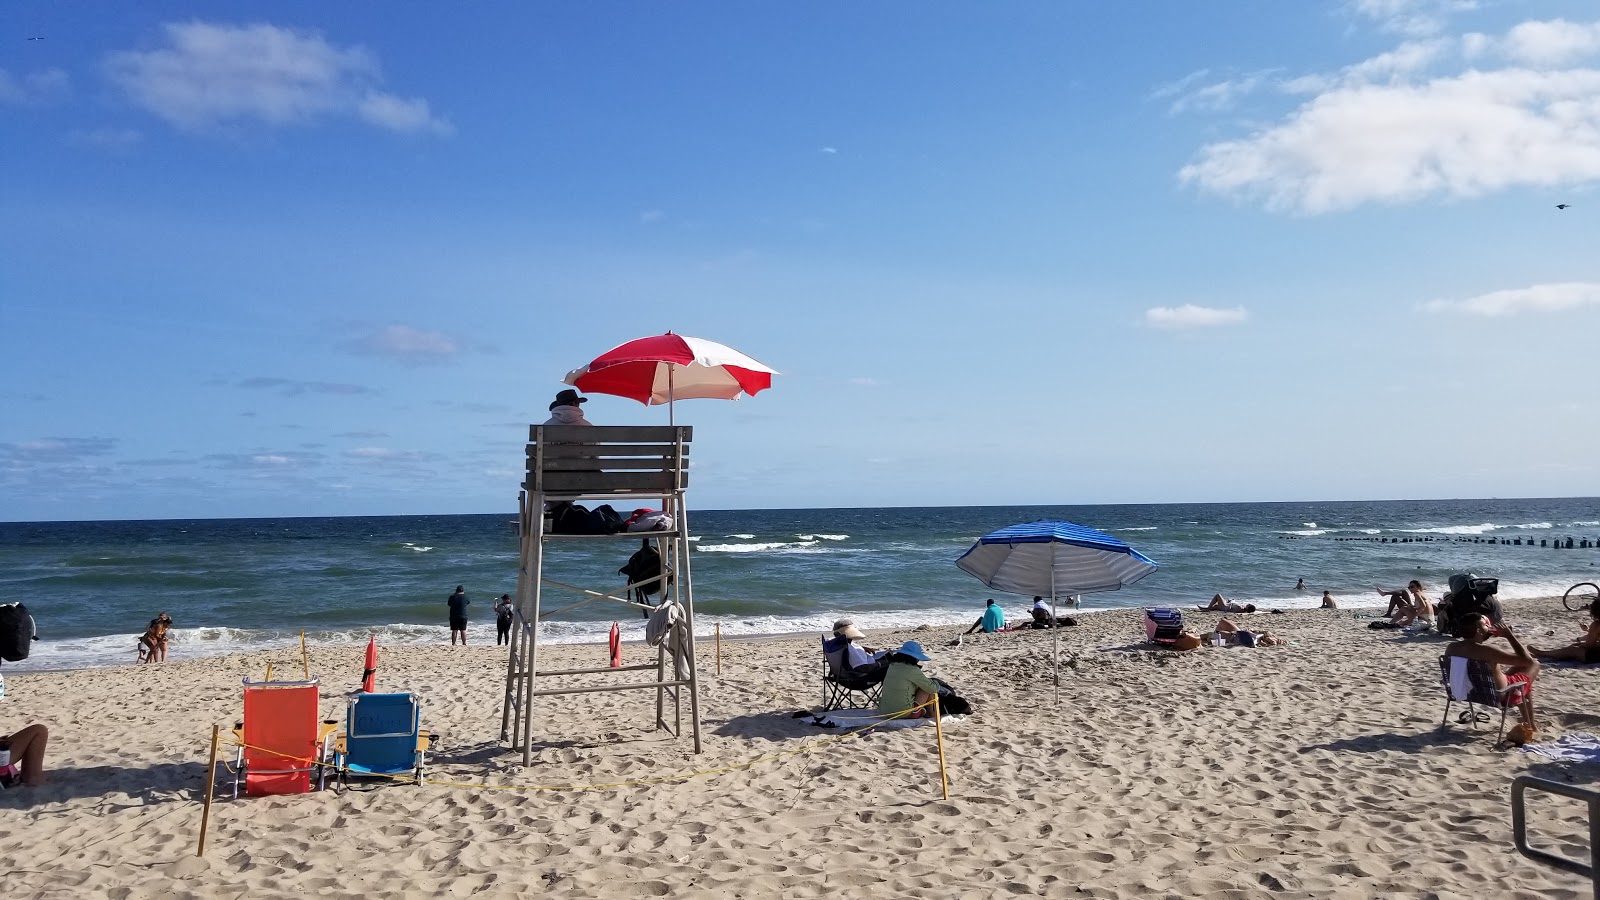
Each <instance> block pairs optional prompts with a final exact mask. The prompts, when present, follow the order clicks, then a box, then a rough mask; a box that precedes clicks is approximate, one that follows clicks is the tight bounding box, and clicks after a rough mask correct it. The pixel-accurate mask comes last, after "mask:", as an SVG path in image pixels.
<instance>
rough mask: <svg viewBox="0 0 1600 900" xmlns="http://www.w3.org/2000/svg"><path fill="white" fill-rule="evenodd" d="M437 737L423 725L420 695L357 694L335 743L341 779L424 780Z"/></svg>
mask: <svg viewBox="0 0 1600 900" xmlns="http://www.w3.org/2000/svg"><path fill="white" fill-rule="evenodd" d="M432 737H433V736H432V735H430V734H429V733H428V732H426V731H423V730H422V701H420V700H418V699H417V698H416V696H415V695H414V694H356V695H354V696H353V697H351V698H350V708H349V710H348V712H346V714H345V724H344V733H343V734H340V735H339V736H338V737H336V738H334V743H333V762H334V766H335V767H336V768H337V769H338V771H339V780H340V782H341V783H343V784H345V785H346V786H348V785H349V783H350V781H349V779H350V776H352V775H354V776H356V777H361V776H401V775H404V776H407V777H408V779H409V780H410V781H412V782H413V783H415V784H421V783H422V769H423V766H424V764H425V763H426V761H427V755H428V746H429V744H430V743H431V742H432Z"/></svg>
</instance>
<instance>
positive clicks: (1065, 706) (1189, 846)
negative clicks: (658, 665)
mask: <svg viewBox="0 0 1600 900" xmlns="http://www.w3.org/2000/svg"><path fill="white" fill-rule="evenodd" d="M1185 615H1186V618H1187V619H1188V621H1189V622H1190V623H1191V625H1192V626H1204V625H1207V624H1209V623H1211V622H1213V621H1215V619H1216V618H1217V617H1218V614H1215V613H1199V612H1193V611H1186V613H1185ZM1508 615H1509V616H1510V619H1511V621H1512V622H1513V623H1514V624H1515V625H1517V626H1518V628H1519V632H1520V633H1521V634H1522V635H1523V636H1524V638H1525V639H1526V640H1528V641H1530V642H1532V643H1534V644H1536V645H1553V644H1555V643H1558V642H1559V643H1564V642H1566V641H1568V640H1570V639H1571V638H1573V637H1575V636H1576V635H1577V633H1578V632H1577V624H1578V623H1580V622H1581V621H1582V620H1583V616H1584V614H1582V613H1571V612H1567V611H1565V610H1562V609H1561V608H1560V605H1559V604H1558V603H1555V602H1554V601H1519V602H1518V603H1516V604H1515V605H1513V606H1511V607H1510V609H1509V610H1508ZM1251 619H1252V623H1251V624H1252V625H1253V626H1256V627H1259V628H1263V629H1270V630H1272V631H1274V632H1277V633H1279V634H1281V635H1283V636H1285V637H1287V638H1288V639H1289V640H1290V641H1291V644H1290V645H1289V646H1286V647H1278V648H1270V649H1245V648H1229V649H1213V648H1205V649H1202V650H1198V651H1193V652H1190V653H1186V654H1172V653H1164V652H1157V651H1149V650H1146V649H1144V648H1143V647H1142V646H1141V645H1140V643H1139V642H1141V641H1142V638H1143V632H1142V625H1141V624H1140V619H1139V618H1138V613H1137V611H1131V610H1130V611H1113V612H1106V613H1099V614H1094V615H1088V616H1084V617H1082V621H1083V622H1084V624H1083V625H1082V626H1081V627H1078V628H1073V629H1066V630H1063V631H1062V632H1061V635H1060V636H1061V638H1062V650H1063V657H1064V659H1065V663H1064V667H1063V670H1062V671H1063V677H1062V681H1061V692H1060V693H1061V699H1060V702H1059V704H1057V703H1055V702H1052V680H1051V676H1050V667H1049V649H1050V644H1051V635H1050V633H1048V632H1023V633H1015V634H997V635H977V636H971V637H967V638H965V639H964V641H963V643H962V644H961V645H960V646H959V647H950V646H948V645H947V644H948V642H950V641H951V640H953V639H954V637H955V635H956V633H957V632H958V631H959V630H960V629H958V628H948V629H926V628H924V629H921V630H918V631H915V632H912V631H905V632H874V633H871V634H869V641H868V643H871V644H874V645H877V646H892V645H896V644H897V643H898V642H899V641H902V640H905V639H907V638H915V639H917V640H919V641H921V642H923V643H924V644H925V645H926V646H927V647H928V648H929V649H930V651H931V652H932V655H933V657H934V661H933V662H932V663H930V664H928V668H929V669H930V670H931V671H932V672H933V674H936V675H938V676H940V677H943V678H945V679H946V680H948V681H950V682H952V683H953V684H954V685H955V686H956V687H957V688H958V689H959V690H960V691H961V692H962V693H963V694H964V695H966V696H968V697H970V698H971V699H972V701H973V702H974V704H975V706H976V711H975V714H974V715H972V716H970V717H967V718H965V719H963V720H957V721H954V722H951V723H950V727H949V728H948V729H947V730H946V753H947V759H948V765H949V773H950V799H949V800H948V801H945V800H942V799H941V797H940V786H939V781H938V772H937V755H936V749H935V740H934V732H933V729H932V728H917V729H909V730H904V731H896V732H885V733H877V734H869V735H865V736H860V737H849V738H846V739H843V740H835V739H834V738H836V737H837V734H836V733H835V732H829V731H825V730H821V729H818V728H816V727H814V726H812V725H809V724H807V723H808V720H806V719H796V718H794V717H793V716H792V715H791V714H792V713H794V712H796V711H798V710H801V709H808V708H814V707H815V705H816V704H817V702H818V668H819V665H820V662H819V659H818V650H817V642H816V637H815V636H796V637H787V638H771V639H761V640H741V641H725V642H723V645H722V674H721V675H720V676H719V675H717V674H715V660H714V658H713V657H714V655H713V651H712V647H711V644H710V642H709V641H706V642H703V643H702V650H701V652H702V658H703V660H704V662H703V666H702V668H703V679H704V686H703V691H702V701H703V706H704V718H705V725H704V729H705V752H704V753H702V754H700V755H698V756H696V755H695V754H693V753H692V752H691V749H692V745H691V742H690V740H689V738H688V736H687V735H685V736H684V737H683V738H673V737H671V736H670V735H666V734H664V733H658V732H656V731H654V730H652V729H651V727H650V726H651V720H652V713H653V705H654V703H653V694H650V693H648V692H628V693H601V694H587V695H575V696H569V697H559V698H552V699H550V700H548V701H547V702H546V703H545V704H544V706H543V707H542V708H541V710H540V711H539V713H538V715H537V719H536V723H537V724H536V729H537V730H536V737H537V739H538V740H537V743H536V752H535V762H534V765H533V766H531V767H529V768H526V769H525V768H523V767H522V766H521V765H520V761H521V754H520V753H514V752H512V751H510V750H508V749H506V748H505V747H504V745H502V744H501V743H500V742H499V741H498V737H499V727H500V702H501V696H502V693H503V685H504V655H503V652H502V651H501V650H500V649H497V648H495V647H490V646H474V647H470V648H466V649H462V648H451V647H449V646H448V645H444V644H441V645H439V646H435V647H423V648H416V647H410V648H404V649H385V650H384V652H383V656H382V660H381V663H380V666H381V668H380V671H379V676H378V679H379V689H380V690H403V689H411V690H414V691H416V692H417V693H418V694H420V695H421V696H422V697H423V699H424V702H425V704H426V705H425V707H424V727H427V728H431V729H433V730H435V731H438V732H440V733H441V734H442V739H441V741H440V744H439V747H438V749H437V752H436V753H435V754H434V755H433V758H432V761H431V765H430V767H429V778H430V780H434V781H439V782H449V783H450V784H428V785H424V786H421V787H417V786H410V785H386V786H381V787H377V788H375V789H370V790H348V791H343V792H334V791H332V790H329V791H325V792H320V793H312V794H305V795H297V796H289V797H263V798H249V799H243V800H238V801H234V800H230V799H219V800H218V801H217V802H216V803H215V804H214V805H213V807H212V823H211V828H210V837H209V846H208V848H207V852H206V856H205V857H204V858H197V857H196V856H195V841H196V836H197V831H198V827H199V823H200V810H201V806H200V802H199V798H200V792H201V786H202V784H203V780H204V774H205V759H206V750H207V743H208V740H209V735H210V731H211V726H212V724H213V723H221V724H223V725H224V726H225V733H226V727H227V726H230V725H231V724H232V723H233V722H234V721H235V720H236V719H238V718H239V715H240V709H241V700H240V689H239V682H240V679H241V678H243V677H245V676H246V675H252V676H254V677H259V676H260V675H261V673H262V672H263V671H264V670H265V668H266V666H267V664H268V663H269V662H271V663H273V664H274V666H275V667H277V669H278V671H279V672H285V671H288V672H298V671H299V667H300V660H299V652H298V650H294V651H274V652H259V653H252V654H246V655H236V656H228V657H217V658H209V659H197V660H190V661H178V662H172V663H168V664H166V665H164V666H131V665H130V666H124V667H119V668H112V669H98V670H80V671H72V672H46V673H37V674H21V675H17V674H13V675H9V676H8V677H7V679H6V687H7V697H6V699H5V700H4V701H3V703H0V728H3V729H4V730H7V731H10V730H14V729H16V728H18V727H21V726H22V725H24V724H26V723H29V722H42V723H44V724H46V725H47V726H49V729H50V732H51V742H50V752H49V759H48V765H49V769H50V783H49V784H48V785H46V786H44V787H41V788H33V789H12V790H7V791H5V792H3V793H0V830H3V832H4V833H5V834H6V835H8V837H9V840H7V841H5V842H4V847H3V849H0V865H3V866H4V867H5V869H6V870H7V871H8V872H9V877H8V884H7V887H8V889H9V892H10V893H11V894H13V895H15V896H91V895H93V896H110V897H122V898H137V897H157V896H161V897H168V896H171V897H287V896H301V895H305V894H310V893H317V894H320V895H323V896H332V897H369V898H370V897H414V896H415V897H422V896H447V895H448V896H465V895H467V894H469V893H477V894H479V895H481V896H486V897H497V896H522V895H527V896H532V895H535V894H537V895H541V896H556V897H602V898H609V897H616V898H624V897H626V898H632V897H639V896H675V897H745V898H755V897H778V896H782V897H824V896H837V895H840V894H847V895H849V894H854V895H860V896H867V895H870V896H911V895H917V896H925V897H976V896H1006V895H1037V896H1052V897H1095V898H1145V897H1215V898H1242V897H1306V898H1311V897H1318V898H1325V897H1332V898H1369V897H1380V896H1381V897H1440V898H1448V897H1476V898H1485V897H1507V898H1563V897H1571V898H1578V897H1587V896H1588V895H1589V893H1588V890H1589V889H1588V885H1587V883H1586V882H1585V881H1584V880H1583V879H1581V878H1579V877H1576V876H1572V875H1568V874H1565V873H1561V872H1558V871H1555V870H1553V869H1549V868H1545V867H1542V866H1537V865H1534V864H1532V863H1531V862H1529V861H1526V860H1524V859H1523V858H1522V857H1520V856H1519V855H1518V854H1517V853H1516V852H1515V850H1514V848H1513V846H1512V842H1511V827H1510V812H1509V809H1510V807H1509V783H1510V779H1511V778H1512V777H1513V776H1515V775H1517V774H1520V773H1524V772H1536V773H1541V774H1545V775H1548V776H1550V777H1556V778H1560V779H1562V780H1567V781H1572V782H1576V783H1580V784H1583V783H1590V782H1593V781H1595V780H1597V776H1600V767H1590V766H1574V765H1567V764H1559V765H1558V764H1553V763H1549V762H1543V761H1541V757H1538V756H1535V755H1533V754H1527V753H1523V752H1520V751H1517V750H1505V749H1496V748H1495V746H1494V740H1493V727H1494V724H1495V723H1492V722H1491V723H1490V724H1489V725H1488V726H1480V727H1479V729H1478V730H1477V731H1476V732H1474V731H1473V729H1472V728H1470V727H1469V726H1464V725H1452V726H1451V728H1449V729H1448V730H1444V731H1441V730H1440V729H1439V718H1440V713H1441V711H1442V707H1443V702H1442V694H1441V690H1440V687H1439V685H1438V678H1437V672H1438V666H1437V662H1436V658H1437V656H1438V654H1439V653H1440V651H1441V649H1442V647H1443V644H1444V642H1443V640H1442V639H1440V638H1437V637H1432V636H1417V637H1412V636H1399V635H1397V634H1396V633H1394V632H1377V631H1371V630H1369V629H1367V628H1366V627H1365V624H1366V622H1365V620H1361V619H1357V618H1355V617H1354V616H1353V615H1352V613H1351V612H1349V611H1341V612H1339V613H1336V614H1335V613H1326V612H1291V613H1286V614H1283V615H1264V614H1263V615H1257V616H1254V617H1251ZM443 635H444V632H443V630H442V629H441V637H443ZM542 652H548V653H549V654H550V655H549V657H547V660H548V664H549V665H580V666H581V665H600V664H603V659H604V650H603V648H602V647H599V646H558V647H553V648H545V649H544V650H543V651H542ZM647 653H653V651H647V650H646V649H645V648H644V647H642V646H639V645H629V646H626V647H625V648H624V663H625V664H626V663H629V662H643V661H645V659H646V655H647ZM360 656H361V651H360V650H359V649H356V648H349V647H338V648H331V647H313V648H312V650H311V668H312V670H313V671H314V672H317V673H320V674H321V676H322V679H323V683H324V686H325V690H324V697H323V713H324V716H325V717H328V718H333V717H342V710H343V700H342V697H341V693H342V692H343V691H344V690H346V689H348V688H349V687H351V686H353V685H354V684H355V682H356V681H357V680H358V678H359V673H360V670H361V659H360ZM1597 688H1600V669H1585V668H1577V667H1566V668H1557V667H1547V668H1546V669H1545V672H1544V676H1543V677H1542V678H1541V680H1540V682H1539V687H1538V692H1537V694H1536V702H1537V703H1538V705H1539V710H1540V720H1541V725H1542V726H1543V729H1544V730H1543V733H1542V735H1541V737H1544V738H1549V737H1555V736H1559V735H1562V734H1566V733H1571V732H1597V733H1600V717H1596V716H1593V715H1590V714H1589V713H1588V710H1589V709H1590V708H1591V703H1590V699H1591V698H1592V697H1593V696H1594V695H1595V691H1596V690H1597ZM1486 728H1487V730H1485V729H1486ZM808 746H809V747H810V749H806V748H807V747H808ZM788 751H801V752H788ZM785 753H786V754H787V755H782V756H779V757H778V758H776V759H770V760H766V761H762V762H757V763H756V764H754V765H744V764H746V763H748V762H750V761H752V760H760V759H762V758H764V757H769V756H773V755H775V754H785ZM230 759H231V755H230ZM719 769H720V770H725V771H711V770H719ZM695 772H710V774H703V775H698V776H695V777H689V778H685V779H683V780H673V781H666V782H662V783H653V784H648V783H647V784H628V785H626V786H622V787H603V788H595V789H588V790H573V789H561V786H570V785H591V784H613V783H619V782H644V781H649V780H651V779H659V778H663V777H670V776H674V775H677V774H682V773H695ZM222 776H223V777H227V773H226V772H225V771H224V772H223V773H222ZM534 788H538V789H534ZM219 790H221V789H220V788H219ZM224 796H225V793H224ZM1532 809H1533V812H1532V814H1531V817H1532V821H1533V822H1534V823H1535V825H1536V830H1535V835H1536V836H1535V842H1536V843H1537V844H1539V845H1541V846H1545V847H1548V848H1552V849H1555V850H1557V851H1559V852H1562V853H1564V854H1567V855H1569V856H1577V857H1579V858H1586V856H1587V841H1586V839H1585V837H1584V835H1585V833H1586V827H1585V819H1584V813H1583V809H1582V808H1581V807H1580V806H1579V805H1578V804H1577V803H1575V802H1569V801H1564V800H1563V801H1551V800H1540V801H1535V803H1534V804H1533V806H1532Z"/></svg>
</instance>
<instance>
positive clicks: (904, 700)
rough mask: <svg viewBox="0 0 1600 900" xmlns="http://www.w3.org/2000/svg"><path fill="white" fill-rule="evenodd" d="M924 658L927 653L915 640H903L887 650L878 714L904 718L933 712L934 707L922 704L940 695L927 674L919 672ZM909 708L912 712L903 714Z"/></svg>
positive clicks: (922, 716)
mask: <svg viewBox="0 0 1600 900" xmlns="http://www.w3.org/2000/svg"><path fill="white" fill-rule="evenodd" d="M927 661H928V654H927V653H925V652H923V649H922V645H921V644H919V643H917V642H916V641H906V642H905V643H904V644H901V645H900V648H899V649H898V650H891V651H889V668H888V669H887V670H885V671H884V674H883V693H881V694H879V695H878V713H879V714H880V715H885V716H900V717H901V718H905V719H921V718H926V717H929V716H932V715H933V709H932V708H931V707H929V706H926V705H925V704H927V702H928V701H930V700H932V699H933V698H934V697H936V696H938V695H939V686H938V685H937V684H934V683H933V679H932V678H929V677H928V673H926V672H924V671H922V666H921V665H920V664H921V663H925V662H927ZM908 709H909V710H914V712H911V713H910V714H905V715H902V714H904V713H905V712H906V710H908Z"/></svg>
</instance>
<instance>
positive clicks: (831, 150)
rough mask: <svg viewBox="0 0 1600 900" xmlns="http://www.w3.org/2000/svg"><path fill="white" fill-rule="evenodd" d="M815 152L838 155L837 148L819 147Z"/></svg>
mask: <svg viewBox="0 0 1600 900" xmlns="http://www.w3.org/2000/svg"><path fill="white" fill-rule="evenodd" d="M817 152H818V153H827V154H834V153H838V152H839V148H838V147H821V148H818V150H817Z"/></svg>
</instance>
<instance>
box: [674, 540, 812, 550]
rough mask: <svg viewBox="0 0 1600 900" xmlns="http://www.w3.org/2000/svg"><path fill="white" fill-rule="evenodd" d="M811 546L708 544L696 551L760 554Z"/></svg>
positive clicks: (799, 543)
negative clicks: (768, 551) (767, 551)
mask: <svg viewBox="0 0 1600 900" xmlns="http://www.w3.org/2000/svg"><path fill="white" fill-rule="evenodd" d="M810 546H812V542H810V541H772V542H769V543H762V544H706V545H705V546H703V547H696V548H694V549H695V552H697V553H760V552H761V551H763V550H784V549H790V550H792V549H797V548H800V547H810Z"/></svg>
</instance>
